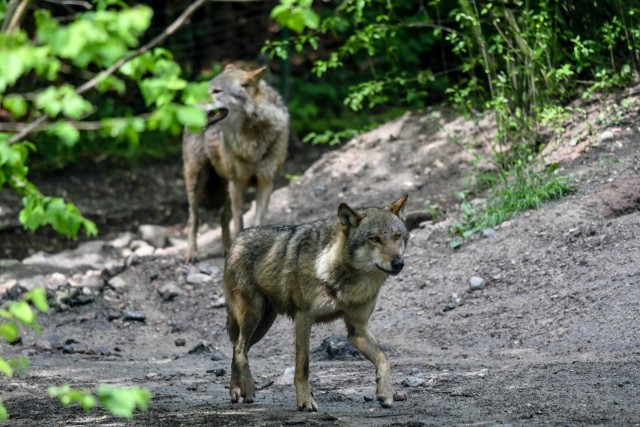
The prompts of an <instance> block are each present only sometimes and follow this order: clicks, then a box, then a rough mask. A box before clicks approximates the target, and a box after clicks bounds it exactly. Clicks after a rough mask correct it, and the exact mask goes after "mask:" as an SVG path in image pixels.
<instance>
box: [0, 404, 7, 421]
mask: <svg viewBox="0 0 640 427" xmlns="http://www.w3.org/2000/svg"><path fill="white" fill-rule="evenodd" d="M8 419H9V413H8V412H7V408H5V407H4V405H3V404H2V401H0V421H5V420H8Z"/></svg>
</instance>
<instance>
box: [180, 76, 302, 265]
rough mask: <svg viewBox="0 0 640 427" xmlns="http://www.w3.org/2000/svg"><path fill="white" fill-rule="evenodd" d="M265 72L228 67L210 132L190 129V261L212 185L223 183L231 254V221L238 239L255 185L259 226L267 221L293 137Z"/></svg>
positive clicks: (219, 83)
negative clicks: (202, 203) (251, 187)
mask: <svg viewBox="0 0 640 427" xmlns="http://www.w3.org/2000/svg"><path fill="white" fill-rule="evenodd" d="M265 69H266V68H265V67H263V68H259V69H257V70H254V71H244V70H241V69H238V68H236V67H235V66H234V65H232V64H230V65H228V66H227V67H226V68H225V69H224V71H223V72H222V73H221V74H219V75H218V76H216V77H215V78H214V79H213V80H211V82H210V84H209V91H210V94H211V99H212V102H211V103H210V104H207V105H206V106H205V110H206V112H207V119H208V120H207V125H206V128H205V129H204V131H203V132H201V133H197V134H194V133H191V132H189V131H188V130H185V133H184V136H183V139H182V155H183V161H184V177H185V184H186V188H187V197H188V200H189V220H188V222H187V233H188V246H187V252H186V256H185V258H186V259H187V261H193V260H195V259H196V257H197V252H198V248H197V243H196V235H197V232H198V204H199V201H200V200H199V199H200V198H201V196H202V194H203V193H204V192H205V191H206V190H207V189H206V188H204V185H205V183H206V182H207V180H209V179H213V180H214V181H215V179H217V181H218V182H219V183H220V181H222V182H221V184H222V185H221V186H220V187H221V188H219V189H217V191H218V192H222V193H223V194H222V195H221V194H217V196H218V201H220V199H222V200H221V201H222V204H223V209H222V214H221V218H220V224H221V228H222V244H223V247H224V249H225V250H228V249H229V247H230V246H231V235H230V232H229V221H230V219H233V232H234V236H235V235H237V234H238V232H240V230H242V228H243V224H242V203H243V200H244V194H245V191H246V189H247V187H248V186H249V185H251V184H255V186H256V215H255V219H254V225H260V224H262V223H263V222H264V220H265V216H266V213H267V209H268V206H269V198H270V197H271V193H272V192H273V181H274V179H275V177H276V175H277V174H278V172H279V171H280V168H281V166H282V164H283V163H284V160H285V157H286V154H287V142H288V138H289V112H288V110H287V107H286V106H285V104H284V102H283V101H282V98H281V97H280V95H278V93H277V92H276V91H275V90H274V89H273V88H272V87H270V86H269V85H268V84H267V83H266V82H265V81H264V80H262V79H261V76H262V74H263V73H264V71H265ZM212 168H213V170H211V169H212ZM209 174H215V175H216V176H214V177H212V176H209ZM220 178H222V179H220ZM213 191H214V192H215V191H216V189H214V190H213ZM213 196H216V195H215V194H214V195H213Z"/></svg>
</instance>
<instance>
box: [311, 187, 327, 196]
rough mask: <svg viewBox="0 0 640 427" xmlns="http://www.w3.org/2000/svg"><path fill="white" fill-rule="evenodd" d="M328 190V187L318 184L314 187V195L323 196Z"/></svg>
mask: <svg viewBox="0 0 640 427" xmlns="http://www.w3.org/2000/svg"><path fill="white" fill-rule="evenodd" d="M326 192H327V187H325V186H324V185H316V186H315V187H313V195H314V196H316V197H317V196H322V195H323V194H324V193H326Z"/></svg>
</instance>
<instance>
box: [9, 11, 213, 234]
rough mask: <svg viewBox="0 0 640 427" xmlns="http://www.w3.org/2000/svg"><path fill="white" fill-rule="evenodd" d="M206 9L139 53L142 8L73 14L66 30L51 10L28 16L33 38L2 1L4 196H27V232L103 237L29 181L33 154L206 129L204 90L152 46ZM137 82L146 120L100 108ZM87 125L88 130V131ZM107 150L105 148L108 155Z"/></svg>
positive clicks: (147, 15)
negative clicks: (6, 117) (7, 122)
mask: <svg viewBox="0 0 640 427" xmlns="http://www.w3.org/2000/svg"><path fill="white" fill-rule="evenodd" d="M204 2H205V1H204V0H196V1H195V2H194V3H193V4H192V5H190V6H189V7H188V8H187V9H186V10H185V11H184V12H183V14H182V15H181V16H180V17H179V18H178V19H176V21H175V22H174V23H173V24H172V25H170V26H169V27H168V28H167V29H165V31H163V32H162V33H161V34H160V35H158V36H157V37H155V38H154V39H153V40H151V41H150V42H149V43H147V44H145V45H143V46H140V47H137V46H138V45H139V39H140V37H141V36H142V35H143V33H144V32H145V31H146V30H147V28H148V27H149V24H150V23H151V16H152V14H153V11H152V9H151V8H150V7H148V6H145V5H136V6H131V7H130V6H127V5H126V4H124V3H122V2H116V1H111V0H101V1H98V2H97V3H96V4H95V6H92V7H94V8H95V9H91V10H87V11H82V12H78V13H75V14H73V15H72V17H73V19H72V20H70V21H69V22H66V23H65V24H62V23H61V22H60V20H59V19H57V17H55V16H53V14H52V12H50V11H48V10H45V9H38V10H35V11H33V12H30V13H33V18H34V22H35V29H34V31H33V34H29V33H27V31H25V30H23V29H20V28H19V25H17V23H16V20H15V15H12V14H11V10H9V9H7V8H6V4H5V3H0V19H4V22H5V23H6V22H8V21H7V20H11V25H8V24H7V25H5V26H3V28H6V29H9V28H10V29H11V31H5V32H1V33H0V63H3V64H5V66H3V67H0V107H1V108H4V110H5V111H6V112H8V113H9V114H11V116H12V120H13V121H14V122H13V123H12V126H11V128H10V129H15V132H16V133H10V132H0V190H1V189H2V188H3V186H4V185H5V184H6V185H7V186H8V187H9V188H11V189H13V190H14V191H16V192H17V193H18V194H19V195H20V196H22V203H23V209H22V211H21V213H20V217H19V219H20V222H21V223H22V224H23V226H24V227H25V228H27V229H29V230H31V231H33V230H35V229H37V228H39V227H42V226H44V225H50V226H52V227H53V228H54V229H55V230H56V231H58V232H60V233H62V234H64V235H66V236H67V237H70V238H75V237H77V234H78V232H79V230H81V229H82V230H84V231H85V233H86V234H87V235H89V236H91V235H95V234H96V233H97V228H96V226H95V224H94V223H93V222H92V221H90V220H89V219H87V218H85V217H83V216H82V215H81V213H80V211H79V210H78V209H77V208H76V207H75V206H74V205H72V204H70V203H66V202H64V201H63V200H62V199H61V198H58V197H48V196H45V195H43V194H42V193H41V192H40V191H39V190H38V189H37V187H36V186H35V185H34V184H33V183H31V182H30V181H29V180H28V178H27V172H28V168H27V164H28V162H29V154H30V153H35V152H40V153H43V152H44V153H52V152H53V153H55V152H59V153H63V152H70V151H72V150H76V148H77V147H78V146H82V145H83V144H86V142H87V140H89V139H92V138H95V137H96V136H97V137H98V138H101V139H103V140H106V141H113V144H114V146H119V145H121V144H123V143H124V144H129V146H130V147H136V146H138V145H139V143H140V135H141V134H144V133H145V132H163V133H170V134H173V135H177V134H179V133H180V132H181V131H182V129H183V128H184V127H188V128H190V129H201V128H202V126H204V124H205V120H206V117H205V114H204V111H202V109H200V108H197V107H196V104H198V103H200V102H202V101H203V100H204V99H206V97H207V93H206V85H205V84H202V83H192V82H188V81H187V80H185V79H184V78H183V77H182V70H181V69H180V66H179V65H178V64H176V63H175V61H174V60H173V56H172V55H171V53H170V52H168V51H167V50H165V49H161V48H157V47H155V46H156V45H158V44H159V43H160V42H162V41H163V40H164V39H165V38H166V37H168V36H169V35H170V34H172V33H174V32H175V31H176V30H177V29H178V28H179V27H180V26H181V25H182V24H183V23H184V22H185V20H186V19H187V18H188V16H190V15H191V14H192V13H193V12H194V11H195V10H196V9H197V8H198V7H200V6H201V5H202V4H204ZM54 10H55V8H54ZM65 13H66V11H65ZM18 22H19V21H18ZM89 70H90V71H91V72H89ZM85 76H89V80H87V81H85V82H84V83H83V84H80V85H79V86H77V87H74V86H73V85H71V84H69V83H58V82H60V81H65V80H67V81H68V80H78V79H82V78H84V77H85ZM33 77H37V80H36V81H37V83H36V87H34V83H33ZM132 84H133V85H135V87H137V89H138V90H139V91H140V93H141V97H142V99H143V100H144V102H145V108H146V110H147V112H146V113H144V114H140V113H141V112H140V111H135V110H134V109H131V108H129V107H125V108H124V109H120V110H118V111H115V110H114V109H113V108H104V107H103V106H105V105H118V102H117V99H118V98H119V97H122V96H124V95H126V94H127V92H128V91H130V88H131V86H132ZM25 89H26V90H25ZM123 104H124V105H125V106H126V104H127V103H126V102H125V103H123ZM114 112H115V113H116V114H115V115H114ZM87 119H89V120H91V122H90V123H91V124H92V126H86V127H85V126H83V125H82V123H83V122H84V121H85V120H87ZM96 124H99V126H98V127H96V126H95V125H96ZM85 129H89V130H88V131H84V130H85ZM32 132H38V133H39V134H38V135H37V136H36V137H35V139H34V141H33V143H32V142H28V141H22V140H23V138H25V137H27V136H28V135H30V134H31V133H32ZM108 147H109V143H107V144H103V145H102V150H107V151H108V149H109V148H108Z"/></svg>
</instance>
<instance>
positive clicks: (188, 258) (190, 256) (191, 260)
mask: <svg viewBox="0 0 640 427" xmlns="http://www.w3.org/2000/svg"><path fill="white" fill-rule="evenodd" d="M184 262H185V263H187V264H195V263H196V262H198V254H195V253H191V252H187V254H186V255H185V256H184Z"/></svg>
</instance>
